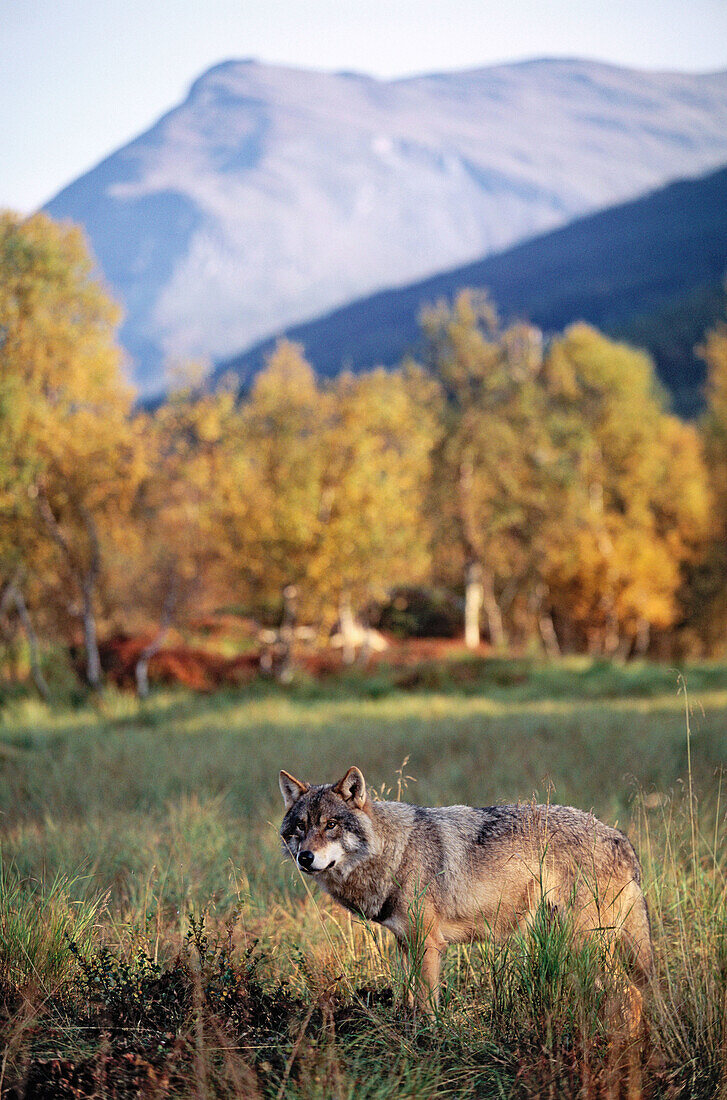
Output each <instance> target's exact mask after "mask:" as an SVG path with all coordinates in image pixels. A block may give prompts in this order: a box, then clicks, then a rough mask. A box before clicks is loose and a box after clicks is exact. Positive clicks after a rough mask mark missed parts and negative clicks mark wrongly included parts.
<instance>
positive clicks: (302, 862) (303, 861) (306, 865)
mask: <svg viewBox="0 0 727 1100" xmlns="http://www.w3.org/2000/svg"><path fill="white" fill-rule="evenodd" d="M315 858H316V857H315V856H314V855H313V853H312V852H298V865H299V866H300V867H302V868H303V870H304V871H310V869H311V867H312V866H313V860H314V859H315Z"/></svg>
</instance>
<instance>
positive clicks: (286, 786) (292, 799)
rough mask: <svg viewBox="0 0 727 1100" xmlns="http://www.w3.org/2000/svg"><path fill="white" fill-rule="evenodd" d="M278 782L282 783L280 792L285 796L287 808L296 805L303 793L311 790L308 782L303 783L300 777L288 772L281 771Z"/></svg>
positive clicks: (284, 800)
mask: <svg viewBox="0 0 727 1100" xmlns="http://www.w3.org/2000/svg"><path fill="white" fill-rule="evenodd" d="M278 782H279V783H280V793H281V794H282V796H283V802H284V803H285V809H286V810H289V809H290V807H291V806H293V805H295V803H296V802H297V801H298V799H299V798H300V796H301V795H302V794H305V792H306V791H307V790H310V788H309V786H308V784H307V783H301V781H300V779H296V778H295V777H294V776H292V775H289V774H288V772H281V773H280V775H279V776H278Z"/></svg>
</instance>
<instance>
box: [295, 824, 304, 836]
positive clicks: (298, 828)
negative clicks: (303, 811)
mask: <svg viewBox="0 0 727 1100" xmlns="http://www.w3.org/2000/svg"><path fill="white" fill-rule="evenodd" d="M303 831H304V830H303V822H302V821H297V822H296V824H295V835H296V836H302V835H303Z"/></svg>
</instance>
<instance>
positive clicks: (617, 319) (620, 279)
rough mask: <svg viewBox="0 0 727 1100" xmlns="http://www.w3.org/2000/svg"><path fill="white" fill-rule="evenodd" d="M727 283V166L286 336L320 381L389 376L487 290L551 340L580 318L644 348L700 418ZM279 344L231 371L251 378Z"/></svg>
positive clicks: (265, 346) (683, 406)
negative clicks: (700, 344)
mask: <svg viewBox="0 0 727 1100" xmlns="http://www.w3.org/2000/svg"><path fill="white" fill-rule="evenodd" d="M725 274H727V168H722V169H720V170H719V171H717V172H712V173H710V174H709V175H707V176H704V177H702V178H700V179H697V180H683V181H680V182H677V183H672V184H670V185H668V186H667V187H665V188H662V189H661V190H659V191H655V192H653V193H652V194H649V195H647V196H645V197H643V198H640V199H636V200H634V201H632V202H628V203H624V204H621V205H619V206H615V207H612V208H610V209H608V210H604V211H601V212H599V213H597V214H591V215H588V216H587V217H585V218H580V219H578V220H577V221H575V222H571V223H570V224H569V225H567V226H565V227H564V228H563V229H557V230H554V231H552V232H550V233H547V234H544V235H543V236H540V237H537V238H535V239H534V240H529V241H526V242H525V243H523V244H520V245H517V246H516V247H514V248H511V249H508V250H507V251H504V252H501V253H499V254H497V255H494V256H488V257H486V258H485V259H483V260H480V261H478V262H477V263H474V264H468V265H466V266H464V267H460V268H457V269H455V270H453V271H447V272H444V273H442V274H439V275H437V276H435V277H433V278H430V279H426V280H423V281H421V282H417V283H414V284H412V285H410V286H407V287H402V288H397V289H393V290H388V291H383V292H380V293H378V294H376V295H373V296H371V297H369V298H364V299H362V300H359V301H356V302H352V303H350V304H349V305H347V306H345V307H343V308H342V309H338V310H335V311H334V312H332V313H330V314H328V315H326V316H324V317H321V318H318V319H317V320H314V321H311V322H309V323H307V324H303V325H297V326H294V327H292V328H289V329H287V330H286V332H285V335H287V336H288V337H289V338H290V339H292V340H296V341H299V342H300V343H302V344H303V345H304V347H305V351H306V355H307V356H308V358H309V359H310V361H311V362H312V363H313V365H314V366H315V368H316V370H317V371H318V372H319V373H320V374H322V375H333V374H337V373H338V371H340V370H341V368H342V366H347V367H350V368H352V369H354V370H364V369H367V368H369V367H372V366H374V365H376V364H383V365H384V366H391V365H393V364H395V363H398V362H400V361H401V360H402V358H403V357H404V356H405V355H407V354H413V355H416V354H418V353H420V352H421V350H422V348H421V330H420V326H419V316H420V313H421V309H422V306H424V305H427V304H433V303H434V302H436V301H438V300H439V299H441V298H445V299H451V298H453V297H454V295H455V294H456V293H457V291H458V290H461V289H462V288H464V287H484V288H486V289H487V290H488V291H489V293H490V296H491V298H492V300H493V302H494V303H495V305H496V306H497V307H498V310H499V312H500V315H501V316H502V317H503V318H504V319H516V318H519V319H524V320H528V321H531V322H532V323H534V324H536V325H538V326H539V327H540V328H542V329H543V330H544V331H545V332H546V333H548V332H557V331H559V330H561V329H563V328H564V327H565V326H566V325H568V324H570V323H571V322H572V321H575V320H579V319H580V320H586V321H589V322H591V324H594V325H597V326H598V327H599V328H601V329H603V330H604V331H605V332H607V333H609V334H611V335H613V336H617V337H620V338H624V339H627V340H630V341H633V342H635V343H637V344H638V345H639V346H644V347H646V348H647V349H648V350H650V351H651V352H652V354H653V355H654V356H655V358H656V362H657V368H658V370H659V373H660V376H661V378H662V380H663V382H664V383H665V384H666V386H667V387H668V388H669V389H670V390H671V391H672V393H673V395H674V398H675V404H676V405H677V407H678V408H679V410H680V411H681V412H683V413H691V412H693V411H694V409H695V408H696V407H697V405H698V403H699V387H700V386H701V383H702V381H703V375H704V371H703V365H702V364H701V362H700V361H699V360H697V359H696V358H695V357H694V354H693V348H694V345H695V344H696V343H697V341H698V340H699V339H700V338H701V336H702V334H703V332H704V329H705V328H706V327H707V326H708V325H711V324H713V323H714V321H715V320H716V319H717V318H718V317H720V316H722V315H723V314H724V291H723V279H724V276H725ZM273 345H274V340H267V341H263V342H262V343H260V344H258V345H256V346H255V347H254V348H251V349H250V350H249V351H247V352H244V353H243V354H241V355H238V356H236V357H235V358H233V359H230V360H229V361H227V362H225V363H223V364H221V365H220V366H219V367H218V369H217V374H218V375H220V374H222V373H225V372H226V371H229V370H233V371H236V372H237V373H239V374H240V375H241V376H242V377H243V378H249V377H250V376H251V375H252V374H254V373H255V372H256V371H257V370H259V369H260V367H261V366H262V364H263V362H264V359H265V356H266V355H267V354H268V353H269V352H270V351H271V350H272V347H273Z"/></svg>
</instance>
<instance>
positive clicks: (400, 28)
mask: <svg viewBox="0 0 727 1100" xmlns="http://www.w3.org/2000/svg"><path fill="white" fill-rule="evenodd" d="M546 56H547V57H552V56H556V57H589V58H596V59H599V60H603V61H610V62H613V63H615V64H622V65H627V66H630V67H634V68H643V69H651V70H654V69H656V70H658V69H670V70H685V71H688V72H705V71H714V70H717V69H727V0H607V2H604V0H365V2H363V0H205V2H204V3H202V2H200V0H0V121H1V122H2V129H3V138H2V152H0V208H2V207H10V208H11V209H15V210H17V211H19V212H20V213H30V212H31V211H32V210H34V209H37V208H38V207H39V206H40V205H42V204H43V203H44V202H45V201H47V200H48V199H50V198H51V197H52V196H53V195H55V194H56V193H57V192H58V191H59V190H60V189H61V188H62V187H63V186H65V185H66V184H67V183H70V182H71V181H72V180H73V179H75V178H76V177H77V176H79V175H81V174H82V173H83V172H85V171H87V170H88V169H89V168H91V167H93V165H94V164H96V163H98V161H99V160H101V159H102V158H103V157H104V156H106V155H107V154H109V153H111V152H113V151H114V150H115V149H117V148H118V147H119V146H121V145H124V144H125V143H126V142H128V141H130V140H131V139H132V138H134V137H135V136H136V135H137V134H139V133H141V132H142V131H143V130H145V129H147V128H148V127H149V126H150V125H151V124H152V123H153V122H154V121H156V119H157V118H158V117H159V116H160V115H161V114H163V113H164V112H165V111H167V110H169V109H170V108H172V107H174V106H175V105H176V104H177V103H179V102H180V100H182V99H183V98H184V97H185V95H186V93H187V90H188V88H189V85H190V84H191V83H192V81H193V80H194V79H196V77H198V76H199V75H200V73H202V72H204V71H205V70H206V69H208V68H209V67H210V66H211V65H214V64H216V63H218V62H219V61H223V60H226V59H228V58H234V57H238V58H241V57H255V58H257V59H259V60H261V61H266V62H270V63H282V64H288V65H299V66H303V67H306V68H320V69H326V70H333V71H335V70H340V69H343V70H349V71H350V70H354V71H360V72H366V73H370V74H372V75H374V76H379V77H382V78H387V79H388V78H392V77H397V76H407V75H411V74H414V73H422V72H433V71H442V70H451V69H460V68H472V67H476V66H480V65H487V64H492V63H496V62H502V61H515V60H522V59H525V58H531V57H546Z"/></svg>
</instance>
